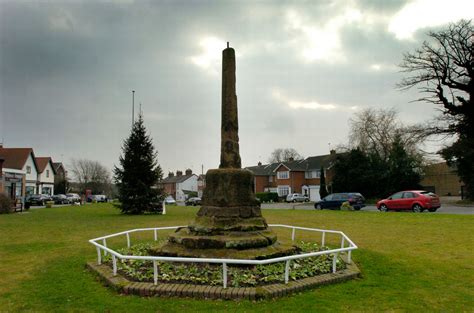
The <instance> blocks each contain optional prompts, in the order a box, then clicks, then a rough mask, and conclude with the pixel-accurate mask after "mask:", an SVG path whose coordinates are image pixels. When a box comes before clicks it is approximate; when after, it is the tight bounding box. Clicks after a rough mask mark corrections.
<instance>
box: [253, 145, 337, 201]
mask: <svg viewBox="0 0 474 313" xmlns="http://www.w3.org/2000/svg"><path fill="white" fill-rule="evenodd" d="M335 160H336V152H335V151H334V150H332V151H331V153H330V154H327V155H319V156H312V157H308V158H306V159H303V160H290V161H288V162H281V163H272V164H266V165H263V164H261V163H259V164H258V165H257V166H252V167H247V168H246V169H248V170H250V171H251V172H253V173H254V175H255V182H254V183H255V192H277V193H278V195H279V196H280V197H284V196H286V195H288V194H290V193H301V194H304V195H307V196H308V197H309V198H310V199H311V201H317V200H319V198H320V197H319V188H320V184H321V181H320V176H321V167H323V168H324V174H325V177H326V185H327V186H328V189H329V190H330V186H331V181H332V177H333V172H332V166H333V164H334V162H335Z"/></svg>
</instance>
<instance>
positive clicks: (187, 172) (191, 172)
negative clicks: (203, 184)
mask: <svg viewBox="0 0 474 313" xmlns="http://www.w3.org/2000/svg"><path fill="white" fill-rule="evenodd" d="M185 173H186V175H187V176H189V175H193V171H192V170H191V169H190V168H188V169H187V170H186V172H185Z"/></svg>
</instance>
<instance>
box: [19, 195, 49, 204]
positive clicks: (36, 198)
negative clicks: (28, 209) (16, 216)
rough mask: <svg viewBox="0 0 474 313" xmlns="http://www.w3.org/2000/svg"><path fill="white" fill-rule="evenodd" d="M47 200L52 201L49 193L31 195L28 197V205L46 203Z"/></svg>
mask: <svg viewBox="0 0 474 313" xmlns="http://www.w3.org/2000/svg"><path fill="white" fill-rule="evenodd" d="M46 201H51V197H50V196H48V195H30V196H28V197H27V198H26V201H25V202H26V205H28V206H31V205H45V204H46Z"/></svg>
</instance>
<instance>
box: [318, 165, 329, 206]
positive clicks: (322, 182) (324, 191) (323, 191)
mask: <svg viewBox="0 0 474 313" xmlns="http://www.w3.org/2000/svg"><path fill="white" fill-rule="evenodd" d="M319 179H320V184H319V185H320V187H319V196H320V197H321V199H322V198H324V197H326V196H327V195H328V190H327V188H326V177H325V176H324V167H322V166H321V176H320V178H319Z"/></svg>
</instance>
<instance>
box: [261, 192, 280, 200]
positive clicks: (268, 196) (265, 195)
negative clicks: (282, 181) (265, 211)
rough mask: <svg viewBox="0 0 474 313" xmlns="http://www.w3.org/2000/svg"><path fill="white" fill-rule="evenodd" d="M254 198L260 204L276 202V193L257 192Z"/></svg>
mask: <svg viewBox="0 0 474 313" xmlns="http://www.w3.org/2000/svg"><path fill="white" fill-rule="evenodd" d="M255 196H256V197H257V198H258V199H259V200H260V202H278V193H276V192H257V193H256V194H255Z"/></svg>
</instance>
